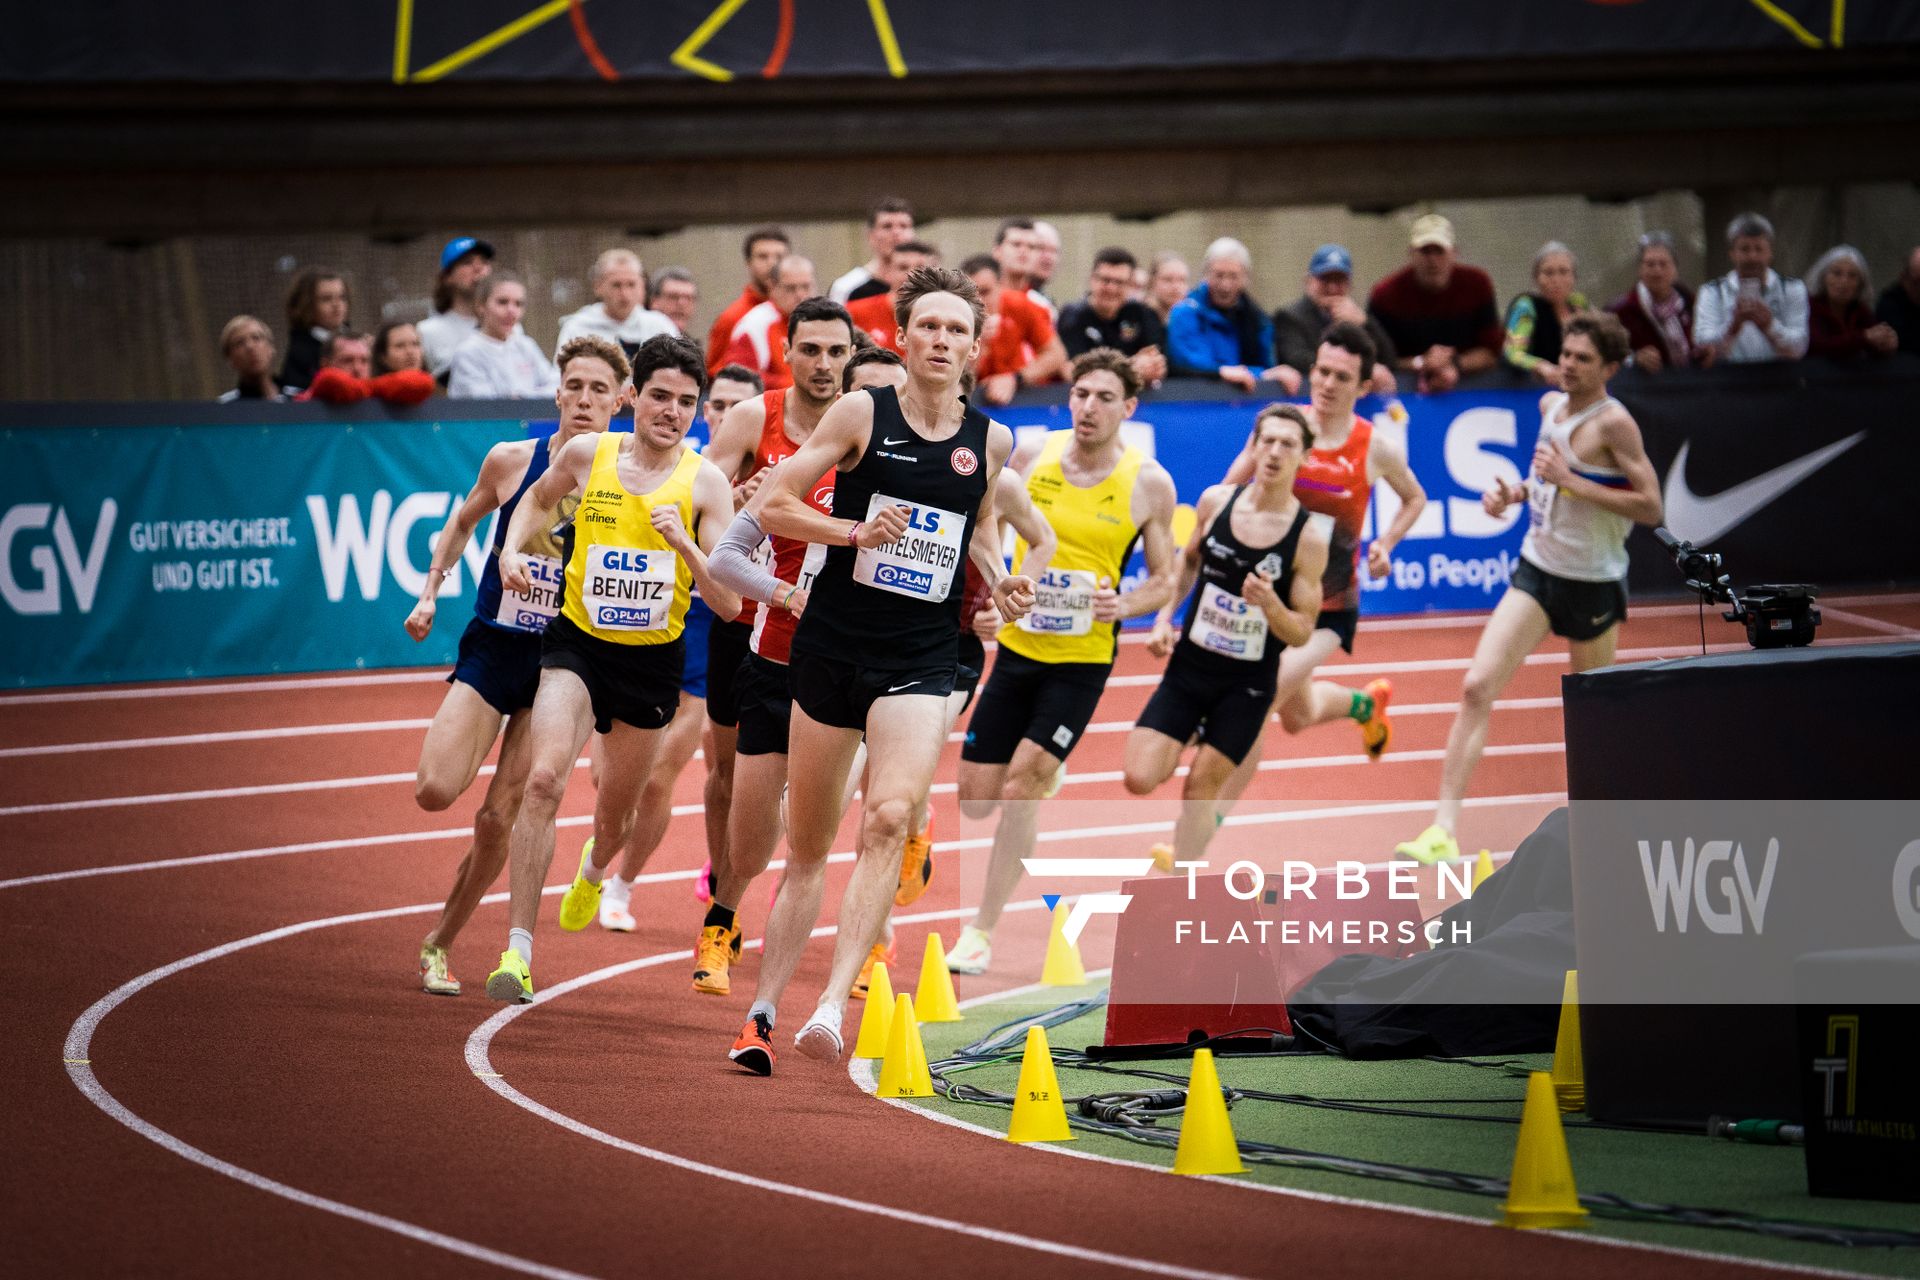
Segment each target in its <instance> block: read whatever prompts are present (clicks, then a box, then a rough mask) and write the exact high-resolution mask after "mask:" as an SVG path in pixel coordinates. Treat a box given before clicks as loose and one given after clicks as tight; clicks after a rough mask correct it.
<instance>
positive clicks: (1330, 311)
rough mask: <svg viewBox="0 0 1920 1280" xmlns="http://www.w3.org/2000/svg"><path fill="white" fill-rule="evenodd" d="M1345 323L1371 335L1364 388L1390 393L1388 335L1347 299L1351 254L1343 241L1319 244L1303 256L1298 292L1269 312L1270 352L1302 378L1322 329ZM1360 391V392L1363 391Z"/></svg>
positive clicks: (1392, 385) (1309, 369)
mask: <svg viewBox="0 0 1920 1280" xmlns="http://www.w3.org/2000/svg"><path fill="white" fill-rule="evenodd" d="M1336 324H1350V325H1354V326H1356V327H1359V328H1362V329H1365V330H1366V331H1367V336H1368V337H1369V338H1371V339H1373V349H1374V351H1375V352H1376V353H1377V354H1376V355H1375V357H1374V363H1373V376H1372V378H1371V379H1369V380H1368V383H1367V389H1366V391H1367V392H1371V393H1373V394H1375V395H1383V396H1386V395H1392V394H1393V391H1394V388H1395V386H1396V385H1397V384H1396V382H1395V379H1394V376H1393V368H1392V365H1393V340H1392V339H1391V338H1389V337H1387V331H1386V330H1385V329H1383V328H1381V327H1380V322H1379V321H1378V320H1375V319H1374V318H1373V317H1372V316H1370V315H1368V314H1367V313H1366V312H1365V311H1363V310H1361V308H1360V304H1359V303H1357V302H1355V301H1354V300H1353V255H1352V254H1350V253H1348V252H1347V248H1346V246H1345V245H1339V244H1323V245H1321V246H1320V247H1319V248H1318V249H1315V250H1314V251H1313V257H1312V258H1311V259H1309V260H1308V262H1307V278H1306V280H1305V282H1304V288H1303V291H1302V292H1301V294H1300V296H1299V298H1297V299H1295V300H1294V302H1293V304H1292V305H1290V306H1285V307H1282V308H1280V310H1278V311H1276V312H1274V313H1273V345H1274V356H1275V358H1276V359H1277V360H1278V361H1279V362H1280V363H1281V364H1284V365H1286V366H1287V367H1288V368H1289V369H1292V370H1293V371H1294V372H1295V373H1298V374H1299V375H1300V376H1301V377H1302V378H1305V377H1306V376H1307V375H1308V374H1309V373H1311V372H1312V371H1313V361H1314V356H1315V355H1316V353H1318V352H1319V350H1320V340H1321V338H1322V337H1323V336H1325V334H1326V332H1327V329H1328V328H1329V327H1330V326H1332V325H1336ZM1362 394H1366V392H1363V393H1362Z"/></svg>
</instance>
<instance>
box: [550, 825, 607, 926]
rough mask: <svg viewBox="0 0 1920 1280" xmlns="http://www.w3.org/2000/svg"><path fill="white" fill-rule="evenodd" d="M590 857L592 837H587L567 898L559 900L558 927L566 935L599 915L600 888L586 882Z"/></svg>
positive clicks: (590, 922)
mask: <svg viewBox="0 0 1920 1280" xmlns="http://www.w3.org/2000/svg"><path fill="white" fill-rule="evenodd" d="M592 857H593V837H592V836H588V837H587V842H586V843H585V844H583V845H581V846H580V870H578V871H576V872H575V873H574V876H573V884H572V885H571V886H570V887H569V888H568V889H567V896H566V897H564V898H562V899H560V927H561V928H562V929H565V930H566V931H567V932H568V933H578V932H580V930H582V929H584V928H586V927H587V926H588V925H590V924H592V923H593V918H594V916H596V915H598V914H599V913H600V886H599V885H597V884H592V883H589V882H588V880H587V861H588V859H590V858H592Z"/></svg>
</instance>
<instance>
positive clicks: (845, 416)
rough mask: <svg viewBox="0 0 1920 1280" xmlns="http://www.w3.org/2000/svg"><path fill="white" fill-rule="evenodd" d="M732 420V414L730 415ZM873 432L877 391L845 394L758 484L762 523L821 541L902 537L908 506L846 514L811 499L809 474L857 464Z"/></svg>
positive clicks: (875, 543) (878, 543)
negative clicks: (858, 516) (863, 515)
mask: <svg viewBox="0 0 1920 1280" xmlns="http://www.w3.org/2000/svg"><path fill="white" fill-rule="evenodd" d="M727 418H728V420H729V421H731V420H732V418H733V415H732V414H731V413H729V414H728V415H727ZM872 435H873V397H872V396H870V395H868V394H867V393H866V392H864V391H856V392H854V393H853V394H852V395H845V396H841V397H840V398H839V399H838V400H836V401H834V402H833V405H832V407H831V408H829V409H828V410H827V411H826V413H824V414H822V415H821V418H820V425H819V426H817V427H815V428H814V429H813V434H812V435H810V436H808V437H807V442H806V443H805V444H803V445H801V446H800V448H799V449H797V450H796V451H795V452H794V454H793V456H792V457H790V458H788V459H787V463H788V465H786V466H783V467H780V468H778V469H777V470H776V471H775V473H774V474H773V475H772V476H771V477H770V478H769V479H768V480H766V481H765V482H764V483H762V484H761V486H760V489H761V492H762V494H764V495H765V501H764V504H763V505H762V506H761V508H760V527H761V528H762V529H765V530H766V531H767V532H768V533H770V534H774V535H776V536H778V537H782V538H793V539H795V540H796V541H799V542H821V543H825V544H826V545H827V546H830V547H833V546H846V545H848V544H849V543H851V544H852V545H854V546H858V547H884V546H886V545H887V544H888V543H890V542H898V541H899V540H900V535H901V534H903V533H905V532H906V531H907V509H906V508H905V507H899V506H893V507H882V508H881V509H880V510H879V511H877V512H875V513H874V515H873V518H872V519H870V520H842V519H840V518H838V517H837V516H828V515H822V514H820V512H818V511H816V510H814V509H813V507H812V506H811V505H810V504H809V503H808V502H807V490H808V488H809V483H808V481H807V477H808V476H812V477H813V478H814V481H815V482H817V481H818V480H819V478H820V477H821V476H824V475H825V474H827V472H829V471H835V470H838V471H850V470H852V469H853V468H854V467H856V466H858V465H859V462H860V455H861V454H863V453H865V452H866V449H867V441H868V440H869V439H870V438H871V437H872Z"/></svg>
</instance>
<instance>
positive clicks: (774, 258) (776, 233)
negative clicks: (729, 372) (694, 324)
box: [707, 226, 793, 376]
mask: <svg viewBox="0 0 1920 1280" xmlns="http://www.w3.org/2000/svg"><path fill="white" fill-rule="evenodd" d="M740 252H741V256H742V257H744V258H745V259H746V262H747V283H746V287H745V288H743V289H741V290H740V296H739V297H737V298H735V299H734V300H733V301H732V302H729V303H728V304H727V308H726V310H724V311H722V312H721V313H720V314H719V316H717V317H716V318H715V319H714V322H713V327H712V328H711V329H708V330H707V374H708V376H712V375H713V374H714V373H717V372H718V371H719V369H720V366H721V365H723V364H726V363H728V356H727V348H728V347H729V346H731V345H732V343H733V331H734V328H735V327H736V326H737V325H738V324H739V323H740V321H741V320H742V319H744V318H745V316H746V314H747V312H749V311H751V310H753V309H754V308H755V307H757V306H759V305H760V304H761V303H763V302H765V301H766V300H767V295H768V294H769V292H770V291H771V290H772V289H773V275H774V272H776V271H778V270H779V269H780V260H781V259H782V258H784V257H786V256H787V255H788V254H789V253H791V252H793V238H792V237H791V236H789V235H788V234H787V233H786V231H785V229H783V228H781V227H774V226H766V227H755V228H754V229H753V230H751V231H749V232H747V238H746V239H745V240H743V241H742V242H741V244H740Z"/></svg>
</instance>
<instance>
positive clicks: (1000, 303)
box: [960, 253, 1067, 404]
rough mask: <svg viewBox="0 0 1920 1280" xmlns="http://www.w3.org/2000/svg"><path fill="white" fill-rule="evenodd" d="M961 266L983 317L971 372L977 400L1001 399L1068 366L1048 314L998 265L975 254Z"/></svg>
mask: <svg viewBox="0 0 1920 1280" xmlns="http://www.w3.org/2000/svg"><path fill="white" fill-rule="evenodd" d="M960 270H961V272H962V274H964V275H965V276H966V277H967V278H968V279H969V280H971V281H973V287H974V288H975V289H977V290H979V292H980V305H981V306H983V307H985V308H986V311H987V322H986V324H985V325H983V326H982V327H981V330H980V355H979V357H978V359H977V360H976V361H975V362H974V367H973V373H974V376H975V378H976V380H977V386H978V387H979V393H980V399H981V400H982V401H984V402H985V403H987V404H1006V403H1007V402H1008V401H1010V400H1012V399H1013V397H1014V393H1015V392H1017V391H1018V390H1019V389H1020V388H1021V387H1023V386H1026V387H1033V386H1038V385H1040V384H1041V383H1043V382H1051V381H1052V380H1053V379H1055V378H1057V377H1058V376H1059V375H1060V371H1061V370H1062V369H1064V368H1066V365H1067V349H1066V347H1064V346H1063V345H1061V342H1060V335H1059V334H1058V333H1056V332H1055V331H1054V328H1053V317H1052V316H1051V315H1049V314H1048V313H1047V309H1046V308H1045V307H1043V306H1041V305H1040V304H1039V303H1038V302H1035V301H1034V300H1033V298H1032V297H1031V296H1029V295H1028V293H1027V291H1026V290H1025V289H1017V290H1016V289H1010V288H1008V287H1007V286H1006V284H1005V283H1004V277H1003V276H1002V275H1001V273H1000V264H999V263H998V262H996V261H995V260H994V258H993V257H992V255H990V254H985V253H982V254H976V255H975V256H973V257H971V258H968V259H967V260H966V261H965V262H963V263H961V264H960Z"/></svg>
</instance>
